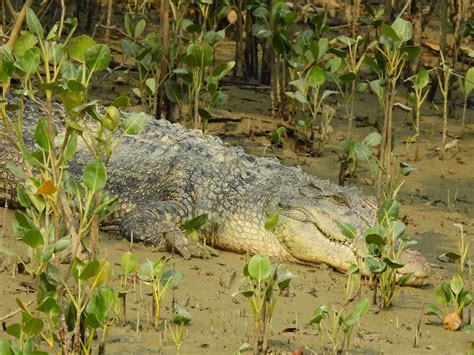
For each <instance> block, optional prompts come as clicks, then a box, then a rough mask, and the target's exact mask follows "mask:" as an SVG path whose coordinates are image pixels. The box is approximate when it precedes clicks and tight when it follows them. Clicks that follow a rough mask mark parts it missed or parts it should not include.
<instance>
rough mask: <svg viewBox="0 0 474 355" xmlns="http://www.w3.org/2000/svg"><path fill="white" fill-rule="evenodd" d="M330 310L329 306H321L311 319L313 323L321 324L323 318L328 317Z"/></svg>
mask: <svg viewBox="0 0 474 355" xmlns="http://www.w3.org/2000/svg"><path fill="white" fill-rule="evenodd" d="M328 314H329V310H328V308H327V306H325V305H324V306H320V307H318V308H316V310H315V311H314V318H313V319H312V320H311V321H310V323H311V324H321V322H322V321H323V320H325V319H326V318H327V317H328Z"/></svg>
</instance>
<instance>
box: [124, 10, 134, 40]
mask: <svg viewBox="0 0 474 355" xmlns="http://www.w3.org/2000/svg"><path fill="white" fill-rule="evenodd" d="M123 26H124V28H125V32H127V34H128V35H129V36H130V37H133V30H132V25H131V21H130V15H125V17H124V18H123Z"/></svg>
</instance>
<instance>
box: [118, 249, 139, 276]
mask: <svg viewBox="0 0 474 355" xmlns="http://www.w3.org/2000/svg"><path fill="white" fill-rule="evenodd" d="M120 266H121V267H122V270H123V272H124V273H126V274H130V273H132V272H135V271H138V261H137V256H136V255H135V254H134V253H132V252H131V251H127V252H125V253H123V254H122V256H121V257H120Z"/></svg>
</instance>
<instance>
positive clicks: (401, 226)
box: [391, 221, 406, 241]
mask: <svg viewBox="0 0 474 355" xmlns="http://www.w3.org/2000/svg"><path fill="white" fill-rule="evenodd" d="M391 229H392V239H393V240H394V241H396V240H397V239H398V238H400V236H402V235H403V233H405V229H406V226H405V223H403V222H400V221H392V223H391Z"/></svg>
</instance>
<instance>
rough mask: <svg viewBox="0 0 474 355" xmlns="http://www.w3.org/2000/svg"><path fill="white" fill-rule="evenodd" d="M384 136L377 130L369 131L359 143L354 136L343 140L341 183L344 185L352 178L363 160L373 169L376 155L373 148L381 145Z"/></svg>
mask: <svg viewBox="0 0 474 355" xmlns="http://www.w3.org/2000/svg"><path fill="white" fill-rule="evenodd" d="M381 142H382V136H381V135H380V134H379V133H377V132H372V133H369V134H368V135H367V136H366V137H365V138H364V140H363V141H362V143H357V142H356V141H355V140H354V138H351V137H349V138H346V139H344V140H343V141H342V148H343V155H342V158H341V167H340V171H339V185H341V186H343V185H344V182H345V180H346V179H349V180H350V179H352V178H353V177H354V175H355V174H356V171H357V167H358V166H359V164H360V163H361V162H367V163H368V164H369V166H371V169H372V165H373V164H372V163H373V162H374V160H375V159H376V158H375V155H374V153H373V152H372V148H376V147H378V146H380V143H381Z"/></svg>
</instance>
